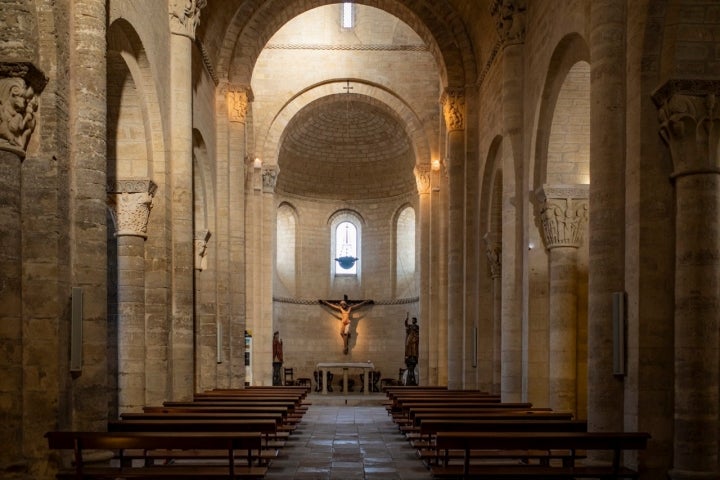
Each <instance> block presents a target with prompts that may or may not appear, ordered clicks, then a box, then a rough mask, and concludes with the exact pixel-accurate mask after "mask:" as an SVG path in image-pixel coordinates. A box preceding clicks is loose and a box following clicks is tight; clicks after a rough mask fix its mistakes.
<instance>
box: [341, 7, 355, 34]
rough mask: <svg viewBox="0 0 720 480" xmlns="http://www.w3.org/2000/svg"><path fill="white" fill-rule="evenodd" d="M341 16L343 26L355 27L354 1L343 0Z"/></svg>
mask: <svg viewBox="0 0 720 480" xmlns="http://www.w3.org/2000/svg"><path fill="white" fill-rule="evenodd" d="M340 16H341V20H340V23H341V25H342V28H353V27H354V26H355V16H354V15H353V4H352V2H343V4H342V10H341V15H340Z"/></svg>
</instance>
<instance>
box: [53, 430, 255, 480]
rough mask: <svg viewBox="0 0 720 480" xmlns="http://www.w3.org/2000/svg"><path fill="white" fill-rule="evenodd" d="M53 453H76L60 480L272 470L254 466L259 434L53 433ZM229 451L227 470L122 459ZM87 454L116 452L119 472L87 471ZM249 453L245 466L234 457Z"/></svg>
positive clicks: (222, 475)
mask: <svg viewBox="0 0 720 480" xmlns="http://www.w3.org/2000/svg"><path fill="white" fill-rule="evenodd" d="M45 437H46V438H47V439H48V447H49V448H50V449H52V450H71V451H73V452H74V456H73V463H74V468H69V469H62V470H61V471H60V472H58V474H57V475H56V478H58V479H59V480H71V479H73V480H74V479H88V480H90V479H116V478H123V479H128V478H142V479H150V480H152V479H173V480H191V479H194V480H198V479H205V478H212V479H246V478H247V479H250V478H263V477H264V476H265V474H266V473H267V467H265V466H258V465H255V464H256V463H257V460H258V459H257V457H256V455H255V454H254V453H253V452H258V451H259V450H260V448H261V446H262V438H261V436H260V433H257V432H255V433H247V432H239V433H226V432H217V433H207V432H205V433H192V432H186V433H178V432H152V433H149V432H141V433H139V432H77V431H76V432H72V431H64V432H48V433H46V434H45ZM130 449H132V450H147V451H153V450H172V449H177V450H196V451H201V450H212V451H216V450H224V451H225V452H226V456H225V458H227V464H223V465H217V464H213V465H207V464H206V465H203V464H201V463H197V464H192V465H191V464H187V465H167V466H165V465H150V466H148V465H145V466H142V467H137V466H128V464H127V462H125V461H124V459H123V454H124V452H125V451H126V450H130ZM87 450H112V451H115V452H117V457H118V459H119V462H118V466H109V465H103V466H96V465H86V464H85V461H84V457H83V454H84V453H85V452H86V451H87ZM237 450H242V451H244V452H247V454H246V456H245V460H246V463H247V464H246V465H237V464H236V456H235V451H237Z"/></svg>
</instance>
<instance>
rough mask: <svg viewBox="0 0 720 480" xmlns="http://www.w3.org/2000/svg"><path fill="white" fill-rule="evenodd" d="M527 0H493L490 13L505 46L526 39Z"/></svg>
mask: <svg viewBox="0 0 720 480" xmlns="http://www.w3.org/2000/svg"><path fill="white" fill-rule="evenodd" d="M526 10H527V0H493V2H492V4H491V6H490V14H491V15H492V16H493V18H494V19H495V27H496V28H497V32H498V36H499V37H500V41H501V42H502V44H503V46H507V45H514V44H518V43H523V42H524V41H525V21H526V19H525V16H526V13H525V12H526Z"/></svg>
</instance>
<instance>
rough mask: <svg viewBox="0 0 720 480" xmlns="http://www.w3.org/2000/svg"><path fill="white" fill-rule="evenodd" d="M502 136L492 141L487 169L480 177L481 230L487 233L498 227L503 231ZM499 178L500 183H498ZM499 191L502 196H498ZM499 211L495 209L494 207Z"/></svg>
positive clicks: (486, 162)
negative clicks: (498, 201) (501, 217)
mask: <svg viewBox="0 0 720 480" xmlns="http://www.w3.org/2000/svg"><path fill="white" fill-rule="evenodd" d="M502 143H503V141H502V137H499V136H498V137H496V138H494V139H493V141H492V142H491V143H490V148H489V149H488V155H487V158H486V160H485V169H484V171H483V173H482V178H481V179H480V188H481V190H480V191H481V195H480V205H481V206H482V208H483V210H481V213H480V232H481V233H483V234H484V233H487V232H491V231H494V230H493V229H498V232H500V233H501V232H502V222H501V221H499V220H500V218H496V217H497V215H500V216H502ZM498 179H499V180H500V183H499V184H498ZM498 191H499V195H500V197H497V195H498ZM498 198H499V199H500V200H501V203H500V204H499V205H495V200H496V199H498ZM496 207H497V208H499V209H500V210H499V211H497V212H496V211H494V208H496Z"/></svg>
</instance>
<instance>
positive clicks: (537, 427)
mask: <svg viewBox="0 0 720 480" xmlns="http://www.w3.org/2000/svg"><path fill="white" fill-rule="evenodd" d="M438 432H587V421H585V420H555V419H552V418H548V419H546V420H538V419H525V418H523V419H515V418H512V419H501V420H498V419H482V420H477V419H464V420H460V419H451V420H437V419H427V420H422V421H421V423H420V432H419V439H420V440H417V441H415V442H413V446H414V447H415V448H417V450H418V455H419V456H420V458H421V459H422V460H423V461H425V462H427V463H428V464H436V465H437V464H438V463H439V460H440V456H441V455H440V450H439V449H438V448H437V445H436V443H435V437H436V435H437V433H438ZM464 454H465V452H464V451H463V450H446V451H444V452H443V456H444V458H446V459H452V458H463V457H464ZM568 455H569V452H568V451H567V450H564V451H557V452H551V451H549V450H547V449H542V450H538V451H525V452H524V456H523V457H522V458H523V459H524V460H525V461H527V460H529V459H535V460H539V461H541V462H542V463H545V464H547V463H548V461H549V460H551V459H556V458H560V459H564V458H565V457H567V456H568ZM474 456H475V455H473V454H472V452H471V457H474ZM479 456H480V457H481V458H517V457H518V452H515V451H513V452H511V453H508V452H502V453H501V452H484V454H483V455H479Z"/></svg>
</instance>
